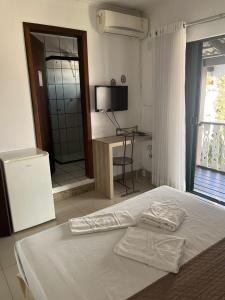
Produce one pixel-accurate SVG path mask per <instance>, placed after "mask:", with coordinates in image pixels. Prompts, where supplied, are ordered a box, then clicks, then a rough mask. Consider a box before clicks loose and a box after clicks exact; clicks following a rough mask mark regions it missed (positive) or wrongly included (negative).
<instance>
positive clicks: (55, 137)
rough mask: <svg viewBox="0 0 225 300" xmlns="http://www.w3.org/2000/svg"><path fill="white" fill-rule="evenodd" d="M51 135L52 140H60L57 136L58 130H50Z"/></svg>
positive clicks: (56, 141)
mask: <svg viewBox="0 0 225 300" xmlns="http://www.w3.org/2000/svg"><path fill="white" fill-rule="evenodd" d="M52 137H53V142H54V143H59V142H60V136H59V131H58V130H52Z"/></svg>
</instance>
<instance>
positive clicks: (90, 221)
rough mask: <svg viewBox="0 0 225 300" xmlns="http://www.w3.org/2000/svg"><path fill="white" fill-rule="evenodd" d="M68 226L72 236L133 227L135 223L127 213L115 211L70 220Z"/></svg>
mask: <svg viewBox="0 0 225 300" xmlns="http://www.w3.org/2000/svg"><path fill="white" fill-rule="evenodd" d="M69 225H70V230H71V232H72V233H73V234H86V233H92V232H100V231H108V230H114V229H119V228H125V227H129V226H134V225H136V221H135V220H134V218H133V217H132V216H131V215H130V214H129V213H128V212H127V211H116V212H112V213H105V214H101V215H94V216H84V217H79V218H75V219H70V220H69Z"/></svg>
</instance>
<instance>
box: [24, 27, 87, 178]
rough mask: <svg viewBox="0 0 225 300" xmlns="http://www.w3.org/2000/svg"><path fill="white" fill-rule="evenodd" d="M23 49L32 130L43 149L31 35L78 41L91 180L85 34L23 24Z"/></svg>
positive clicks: (85, 144)
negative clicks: (32, 123) (46, 35)
mask: <svg viewBox="0 0 225 300" xmlns="http://www.w3.org/2000/svg"><path fill="white" fill-rule="evenodd" d="M23 29H24V38H25V47H26V53H27V64H28V72H29V79H30V89H31V100H32V108H33V117H34V128H35V136H36V145H37V147H39V148H41V149H42V147H43V137H42V132H41V124H40V120H41V118H40V116H39V113H38V109H37V107H38V97H37V93H36V88H35V81H36V74H35V70H34V62H33V57H32V46H31V33H42V34H52V35H59V36H65V37H73V38H77V40H78V57H79V62H80V63H79V69H80V70H79V71H80V91H81V109H82V122H83V138H84V156H85V168H86V176H87V177H89V178H93V152H92V133H91V109H90V94H89V76H88V51H87V32H86V31H83V30H77V29H71V28H64V27H57V26H48V25H42V24H34V23H27V22H24V23H23Z"/></svg>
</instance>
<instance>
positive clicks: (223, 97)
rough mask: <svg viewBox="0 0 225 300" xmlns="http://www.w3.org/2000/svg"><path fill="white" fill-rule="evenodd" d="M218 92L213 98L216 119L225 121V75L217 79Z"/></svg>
mask: <svg viewBox="0 0 225 300" xmlns="http://www.w3.org/2000/svg"><path fill="white" fill-rule="evenodd" d="M217 88H218V94H217V97H216V100H215V104H214V106H215V111H216V120H217V121H225V75H224V76H223V77H221V78H220V79H218V81H217Z"/></svg>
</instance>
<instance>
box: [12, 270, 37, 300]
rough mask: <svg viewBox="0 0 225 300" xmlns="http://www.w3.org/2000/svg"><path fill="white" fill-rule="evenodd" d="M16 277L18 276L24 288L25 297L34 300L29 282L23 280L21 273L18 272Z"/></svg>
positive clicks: (21, 286) (26, 299)
mask: <svg viewBox="0 0 225 300" xmlns="http://www.w3.org/2000/svg"><path fill="white" fill-rule="evenodd" d="M16 277H17V279H18V281H19V285H20V288H21V290H22V293H23V296H24V299H25V300H34V298H33V296H32V294H31V292H30V289H29V288H28V286H27V284H26V283H25V281H24V280H23V278H22V277H21V275H20V274H17V275H16Z"/></svg>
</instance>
